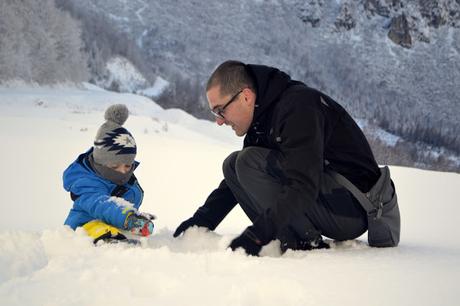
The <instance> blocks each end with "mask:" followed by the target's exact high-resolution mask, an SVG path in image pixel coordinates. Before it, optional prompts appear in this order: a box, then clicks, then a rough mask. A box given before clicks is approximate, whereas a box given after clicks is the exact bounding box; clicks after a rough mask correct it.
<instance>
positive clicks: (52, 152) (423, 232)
mask: <svg viewBox="0 0 460 306" xmlns="http://www.w3.org/2000/svg"><path fill="white" fill-rule="evenodd" d="M120 102H123V103H126V104H127V105H128V107H129V108H130V109H131V111H132V112H133V115H132V116H131V117H130V118H129V119H128V121H127V123H126V127H127V128H128V129H129V130H130V131H131V132H132V133H133V135H134V137H135V138H136V141H137V144H138V148H139V154H138V160H140V161H141V166H140V167H139V168H138V170H137V171H136V173H137V176H138V178H139V180H140V182H141V184H142V186H143V187H144V190H145V192H146V194H145V198H144V204H143V206H142V208H143V210H145V211H148V212H152V213H154V214H156V215H157V216H158V217H159V218H158V220H157V222H156V233H155V234H154V235H153V236H152V237H151V238H149V239H145V240H143V244H142V246H141V247H127V246H123V245H118V246H117V245H115V246H114V245H111V246H101V247H94V246H93V245H92V243H91V241H90V240H89V239H88V238H87V237H85V235H84V234H83V233H82V232H81V231H77V232H73V231H71V230H69V229H66V228H64V227H63V226H62V223H63V221H64V219H65V217H66V215H67V212H68V210H69V208H70V207H71V201H70V198H69V196H68V194H66V193H65V192H64V190H63V189H62V183H61V175H62V171H63V170H64V169H65V167H66V166H67V165H68V164H69V163H70V162H72V161H73V160H74V159H75V157H76V156H77V155H78V154H79V153H80V152H83V151H85V150H86V149H87V148H89V146H90V145H91V143H92V141H93V137H94V136H95V133H96V130H97V128H98V127H99V126H100V124H102V122H103V119H102V118H103V110H104V109H105V108H106V106H107V105H109V104H112V103H120ZM0 139H2V143H3V145H2V149H1V153H0V158H1V161H2V170H3V175H2V176H1V178H0V182H1V190H2V195H1V200H0V209H1V214H0V305H8V306H9V305H78V306H81V305H112V306H115V305H162V306H163V305H184V304H187V305H200V306H201V305H277V306H279V305H280V304H282V305H353V306H355V305H391V306H394V305H417V306H420V305H458V303H459V301H458V300H459V298H458V297H457V294H456V290H457V288H458V279H459V277H460V238H459V233H460V231H459V230H458V229H457V226H458V220H459V217H458V216H459V214H460V207H459V205H458V204H459V201H458V198H459V197H458V195H457V192H458V190H459V187H460V175H458V174H452V173H439V172H429V171H422V170H417V169H408V168H398V167H391V171H392V173H393V176H394V180H395V182H396V185H397V189H398V196H399V201H400V205H401V215H402V237H401V245H400V246H399V247H398V248H393V249H374V248H369V247H368V246H367V244H366V236H363V237H361V238H360V239H359V240H356V241H349V242H345V243H341V244H339V245H335V246H334V247H333V248H332V249H331V250H319V251H312V252H288V253H286V254H284V255H283V256H280V254H279V253H278V252H277V248H276V243H272V244H270V245H268V246H267V247H266V248H265V249H264V250H263V256H262V257H259V258H255V257H247V256H245V255H244V254H243V253H241V252H236V253H232V252H231V251H229V250H227V249H226V247H227V245H228V243H229V241H230V240H231V239H232V238H233V237H234V236H235V235H237V234H239V233H240V232H241V231H242V230H243V229H244V228H245V227H246V226H247V225H248V219H247V218H246V217H245V216H244V215H243V214H242V212H241V210H240V209H235V210H234V211H232V212H231V214H230V215H229V217H228V218H227V219H226V220H225V221H224V222H223V223H222V224H221V225H220V226H219V227H218V228H217V230H216V232H215V233H206V232H203V231H200V230H192V231H191V232H188V233H187V234H186V235H185V236H184V237H182V238H180V239H173V238H172V237H171V235H172V231H173V230H174V229H175V227H176V226H177V225H178V224H179V223H180V222H181V221H182V220H183V219H185V218H188V217H189V216H190V215H191V214H192V213H193V212H194V211H195V209H196V208H197V207H198V206H199V205H201V204H202V203H203V201H204V200H205V198H206V196H207V195H208V194H209V192H210V191H211V190H212V189H213V188H214V187H216V186H217V185H218V183H219V182H220V179H221V178H222V174H221V170H220V168H221V162H222V161H223V159H224V158H225V157H226V156H227V155H228V154H229V153H230V152H232V151H234V150H237V149H238V148H239V147H240V141H241V140H240V139H237V138H236V137H234V136H233V135H232V132H231V131H230V130H228V129H226V128H222V127H217V126H216V125H213V124H211V123H209V122H206V121H201V120H196V119H194V118H193V117H191V116H188V115H187V114H185V113H183V112H181V111H179V110H168V111H165V110H163V109H161V108H160V107H159V106H157V105H156V104H154V103H152V102H151V101H149V100H147V99H145V98H142V97H139V96H134V95H128V94H124V95H120V94H114V93H108V92H105V91H101V90H98V89H97V88H88V89H83V88H82V89H72V88H66V87H58V88H51V89H50V88H30V87H18V86H16V87H13V88H0Z"/></svg>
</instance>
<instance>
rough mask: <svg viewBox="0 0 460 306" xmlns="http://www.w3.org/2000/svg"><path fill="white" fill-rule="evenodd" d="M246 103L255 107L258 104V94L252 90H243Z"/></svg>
mask: <svg viewBox="0 0 460 306" xmlns="http://www.w3.org/2000/svg"><path fill="white" fill-rule="evenodd" d="M243 95H244V100H245V103H248V104H250V105H254V104H255V103H256V94H255V93H254V91H252V90H251V89H250V88H245V89H244V90H243Z"/></svg>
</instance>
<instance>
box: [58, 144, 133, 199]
mask: <svg viewBox="0 0 460 306" xmlns="http://www.w3.org/2000/svg"><path fill="white" fill-rule="evenodd" d="M92 152H93V148H91V149H89V150H88V151H86V152H85V153H83V154H80V155H79V156H78V158H77V159H76V160H75V161H74V162H73V163H72V164H70V165H69V167H67V169H66V170H65V171H64V173H63V177H62V178H63V185H64V189H65V190H66V191H70V189H71V187H72V185H73V184H74V183H75V182H76V181H77V180H79V179H81V178H82V177H88V176H91V177H94V176H97V177H99V176H98V175H97V174H96V172H95V171H94V169H93V168H92V167H91V164H90V162H89V160H88V157H89V155H90V154H91V153H92ZM138 166H139V162H138V161H134V170H136V168H137V167H138ZM99 178H100V179H101V180H106V179H104V178H102V177H99Z"/></svg>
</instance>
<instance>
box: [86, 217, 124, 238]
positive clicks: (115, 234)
mask: <svg viewBox="0 0 460 306" xmlns="http://www.w3.org/2000/svg"><path fill="white" fill-rule="evenodd" d="M83 229H84V230H85V231H86V233H87V234H88V236H90V237H91V238H93V240H94V243H96V242H98V241H99V240H101V239H110V238H113V239H123V238H125V237H124V235H123V234H122V233H121V232H120V230H119V229H118V228H116V227H114V226H112V225H108V224H106V223H104V222H102V221H101V220H93V221H90V222H88V223H86V224H84V225H83Z"/></svg>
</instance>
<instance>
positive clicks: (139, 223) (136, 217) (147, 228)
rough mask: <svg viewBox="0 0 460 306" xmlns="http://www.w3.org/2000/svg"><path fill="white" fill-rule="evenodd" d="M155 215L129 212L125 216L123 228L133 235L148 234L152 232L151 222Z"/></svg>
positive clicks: (145, 235)
mask: <svg viewBox="0 0 460 306" xmlns="http://www.w3.org/2000/svg"><path fill="white" fill-rule="evenodd" d="M153 219H155V216H153V215H150V214H147V213H138V212H136V213H131V214H129V215H128V217H126V221H125V229H126V230H128V231H130V232H131V233H132V234H134V235H139V236H144V237H147V236H150V235H151V234H152V233H153V228H154V225H153V222H152V221H151V220H153Z"/></svg>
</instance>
